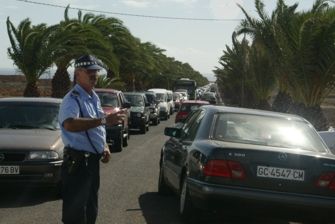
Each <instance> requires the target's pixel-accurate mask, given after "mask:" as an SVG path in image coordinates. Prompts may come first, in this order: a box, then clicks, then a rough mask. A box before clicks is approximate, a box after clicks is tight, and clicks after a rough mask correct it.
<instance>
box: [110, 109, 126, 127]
mask: <svg viewBox="0 0 335 224" xmlns="http://www.w3.org/2000/svg"><path fill="white" fill-rule="evenodd" d="M126 116H127V115H126V112H125V111H124V110H119V111H116V112H113V113H110V114H108V115H107V116H106V123H107V125H109V126H113V125H117V124H122V123H123V121H124V119H125V118H126Z"/></svg>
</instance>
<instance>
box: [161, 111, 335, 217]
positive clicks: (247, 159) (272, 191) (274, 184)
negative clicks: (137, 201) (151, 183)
mask: <svg viewBox="0 0 335 224" xmlns="http://www.w3.org/2000/svg"><path fill="white" fill-rule="evenodd" d="M165 135H167V136H170V137H171V138H170V139H169V140H167V141H166V143H165V144H164V146H163V148H162V150H161V159H160V175H159V186H158V188H159V189H158V191H159V193H160V194H168V193H170V192H175V193H177V194H179V195H180V207H179V211H180V214H181V216H182V218H183V219H184V220H186V221H189V222H191V223H192V222H194V221H195V220H196V219H197V215H199V214H201V213H199V211H202V210H213V209H218V208H220V207H222V206H226V205H227V204H228V205H229V200H232V201H234V202H241V203H243V202H248V203H256V204H257V203H263V204H264V203H265V204H266V205H270V204H271V205H276V206H284V207H287V206H292V207H296V206H298V207H299V208H300V209H302V208H306V209H307V208H311V209H319V210H320V211H321V210H332V212H334V211H335V156H334V155H333V154H331V152H330V151H329V149H328V148H327V146H326V144H325V143H324V142H323V140H322V139H321V138H320V136H319V135H318V133H317V132H316V130H315V129H314V128H313V126H312V125H311V124H310V123H309V122H308V121H306V120H305V119H303V118H302V117H299V116H295V115H289V114H281V113H276V112H269V111H261V110H251V109H243V108H232V107H224V106H212V105H209V106H202V107H200V108H199V109H198V110H197V111H194V112H193V113H192V114H191V115H190V116H188V118H187V119H186V121H185V122H184V124H183V125H182V126H178V127H168V128H166V129H165ZM328 214H329V213H328ZM332 214H333V213H332Z"/></svg>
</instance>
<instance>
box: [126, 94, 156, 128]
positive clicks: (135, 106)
mask: <svg viewBox="0 0 335 224" xmlns="http://www.w3.org/2000/svg"><path fill="white" fill-rule="evenodd" d="M124 95H125V96H126V98H127V100H128V101H129V102H130V105H131V107H130V126H129V127H130V129H139V130H140V133H142V134H145V133H146V132H147V131H149V122H150V109H149V107H150V103H149V102H148V99H147V97H146V96H145V94H144V93H140V92H125V93H124Z"/></svg>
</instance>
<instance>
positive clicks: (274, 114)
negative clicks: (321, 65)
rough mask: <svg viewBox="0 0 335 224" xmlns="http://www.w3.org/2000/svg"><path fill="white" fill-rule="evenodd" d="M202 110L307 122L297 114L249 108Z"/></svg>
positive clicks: (217, 107)
mask: <svg viewBox="0 0 335 224" xmlns="http://www.w3.org/2000/svg"><path fill="white" fill-rule="evenodd" d="M202 108H205V109H208V110H209V111H212V112H214V113H220V112H231V113H241V114H252V115H262V116H272V117H278V118H291V119H298V120H305V119H304V118H303V117H301V116H298V115H295V114H287V113H280V112H275V111H267V110H257V109H249V108H242V107H229V106H219V105H204V106H202Z"/></svg>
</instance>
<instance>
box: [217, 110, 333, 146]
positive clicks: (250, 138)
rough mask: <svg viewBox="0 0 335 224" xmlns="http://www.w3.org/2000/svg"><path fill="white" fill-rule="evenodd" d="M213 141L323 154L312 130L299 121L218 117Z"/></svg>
mask: <svg viewBox="0 0 335 224" xmlns="http://www.w3.org/2000/svg"><path fill="white" fill-rule="evenodd" d="M213 136H214V138H215V139H216V140H220V141H229V142H236V143H245V144H255V145H265V146H272V147H284V148H294V149H302V150H308V151H316V152H326V151H327V149H326V146H325V145H324V144H323V142H322V140H321V139H320V136H319V135H318V134H317V132H316V131H315V129H314V128H313V127H312V126H311V125H310V124H308V123H306V122H305V121H303V120H290V119H286V118H278V117H271V116H260V115H251V114H238V113H222V114H218V116H217V119H216V124H215V127H214V133H213Z"/></svg>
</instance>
